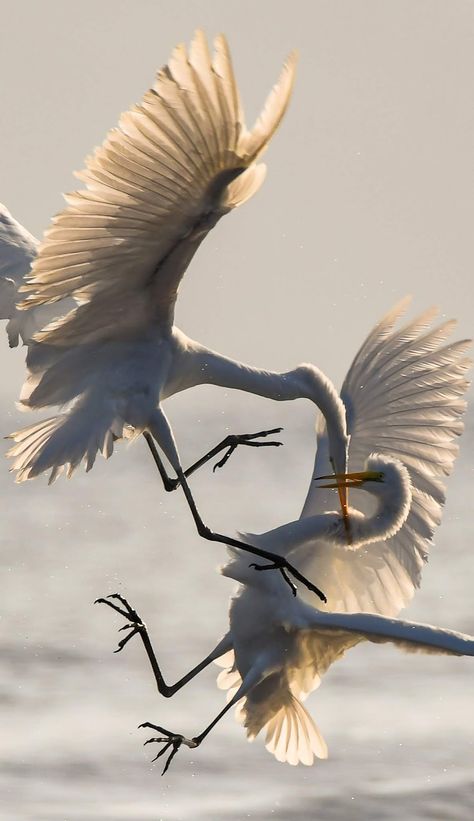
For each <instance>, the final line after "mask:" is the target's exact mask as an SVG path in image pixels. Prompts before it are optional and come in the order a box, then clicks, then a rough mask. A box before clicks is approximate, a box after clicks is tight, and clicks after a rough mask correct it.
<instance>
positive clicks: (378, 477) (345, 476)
mask: <svg viewBox="0 0 474 821" xmlns="http://www.w3.org/2000/svg"><path fill="white" fill-rule="evenodd" d="M320 479H335V480H336V481H335V482H330V483H329V484H327V485H320V486H319V487H333V488H336V487H337V489H338V490H339V491H340V488H348V487H360V486H361V485H363V484H364V482H383V474H382V473H380V472H379V471H377V470H360V471H356V472H355V473H328V474H327V476H316V477H315V481H319V480H320ZM339 498H340V499H341V493H340V492H339ZM341 504H342V499H341Z"/></svg>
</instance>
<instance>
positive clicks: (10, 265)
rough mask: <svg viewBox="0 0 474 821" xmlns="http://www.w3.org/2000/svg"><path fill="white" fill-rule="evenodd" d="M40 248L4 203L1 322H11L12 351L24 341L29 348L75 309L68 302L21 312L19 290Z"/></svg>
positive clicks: (0, 226)
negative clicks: (57, 319)
mask: <svg viewBox="0 0 474 821" xmlns="http://www.w3.org/2000/svg"><path fill="white" fill-rule="evenodd" d="M38 246H39V242H38V240H37V239H36V238H35V237H34V236H33V235H32V234H30V233H29V231H27V230H26V228H24V227H23V225H20V223H19V222H17V220H16V219H14V217H12V215H11V214H10V212H9V211H8V209H7V208H6V207H5V206H4V205H2V203H0V319H8V322H7V327H6V331H7V335H8V342H9V345H10V347H11V348H15V347H16V346H17V345H18V341H19V338H20V337H21V339H22V341H23V342H24V343H25V344H26V345H28V344H30V343H31V341H32V338H33V335H34V334H35V333H37V331H39V330H41V329H42V328H44V327H45V325H47V324H49V322H51V320H52V319H54V318H55V317H58V316H63V315H64V314H65V313H67V312H68V311H70V310H71V308H72V307H73V306H74V301H73V300H72V299H66V300H62V301H61V302H54V303H48V304H46V305H39V306H38V307H36V308H31V309H30V310H28V311H21V310H18V308H17V305H16V303H17V301H18V290H19V288H21V287H22V285H23V284H24V280H25V276H26V275H27V274H28V273H29V271H30V268H31V265H32V264H33V261H34V259H35V257H36V254H37V253H38Z"/></svg>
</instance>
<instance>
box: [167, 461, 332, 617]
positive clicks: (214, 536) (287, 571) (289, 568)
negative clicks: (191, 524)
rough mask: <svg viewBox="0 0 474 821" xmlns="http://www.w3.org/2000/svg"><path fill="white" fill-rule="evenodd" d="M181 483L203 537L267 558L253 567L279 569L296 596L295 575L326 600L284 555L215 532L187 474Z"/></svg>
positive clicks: (257, 568) (182, 477)
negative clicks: (204, 517)
mask: <svg viewBox="0 0 474 821" xmlns="http://www.w3.org/2000/svg"><path fill="white" fill-rule="evenodd" d="M180 478H181V484H182V487H183V491H184V495H185V496H186V499H187V502H188V505H189V508H190V510H191V513H192V515H193V519H194V521H195V523H196V527H197V530H198V533H199V535H200V536H202V537H203V539H207V540H208V541H210V542H220V543H221V544H225V545H229V546H230V547H236V548H238V549H239V550H244V551H245V552H246V553H252V554H253V555H254V556H258V557H259V558H260V559H266V561H267V562H269V564H265V565H256V564H252V565H251V567H254V568H255V569H256V570H260V571H262V570H279V571H280V573H281V575H282V576H283V578H284V580H285V582H286V583H287V584H288V586H289V587H290V589H291V592H292V593H293V595H294V596H296V585H294V584H293V582H292V581H291V579H290V578H289V576H290V575H291V576H294V578H295V579H297V581H299V582H301V584H304V585H305V587H307V588H308V590H310V591H311V592H312V593H315V594H316V595H317V596H318V597H319V598H320V599H321V601H323V602H326V601H327V599H326V596H325V595H324V593H323V592H322V591H321V590H320V589H319V588H318V587H316V585H315V584H313V582H311V581H309V579H307V578H305V576H303V574H302V573H300V572H299V570H297V569H296V567H293V565H292V564H291V563H290V562H289V561H288V560H287V559H286V558H285V557H284V556H278V555H277V554H276V553H270V552H269V551H268V550H262V549H261V548H260V547H255V546H253V545H249V544H246V543H245V542H241V541H239V540H238V539H233V538H232V537H230V536H223V535H222V534H221V533H214V531H212V530H211V529H210V528H209V527H207V525H205V524H204V522H203V521H202V519H201V516H200V514H199V511H198V509H197V507H196V503H195V501H194V498H193V496H192V493H191V490H190V487H189V485H188V483H187V481H186V478H185V476H184V475H183V476H181V477H180Z"/></svg>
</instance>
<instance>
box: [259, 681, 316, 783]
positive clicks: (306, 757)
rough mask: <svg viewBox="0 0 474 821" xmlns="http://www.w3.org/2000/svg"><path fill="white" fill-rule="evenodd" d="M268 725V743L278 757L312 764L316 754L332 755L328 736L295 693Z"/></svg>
mask: <svg viewBox="0 0 474 821" xmlns="http://www.w3.org/2000/svg"><path fill="white" fill-rule="evenodd" d="M266 729H267V734H266V738H265V747H266V748H267V750H268V751H269V752H270V753H272V754H273V755H274V756H275V758H276V759H277V761H282V762H285V761H286V762H288V764H291V765H293V766H295V765H296V764H299V763H301V764H305V765H306V766H308V767H310V766H311V765H312V764H313V762H314V757H315V756H316V758H327V756H328V748H327V745H326V742H325V741H324V738H323V737H322V735H321V733H320V731H319V730H318V728H317V726H316V724H315V723H314V721H313V719H312V718H311V716H310V714H309V713H308V711H307V710H306V709H305V707H304V706H303V705H302V704H301V702H300V701H299V700H298V699H297V698H295V697H294V696H292V697H291V700H290V701H289V702H288V703H287V704H284V705H283V706H282V707H280V709H279V711H278V712H277V713H276V714H275V715H274V716H273V717H272V718H271V719H270V721H269V722H268V723H267V724H266Z"/></svg>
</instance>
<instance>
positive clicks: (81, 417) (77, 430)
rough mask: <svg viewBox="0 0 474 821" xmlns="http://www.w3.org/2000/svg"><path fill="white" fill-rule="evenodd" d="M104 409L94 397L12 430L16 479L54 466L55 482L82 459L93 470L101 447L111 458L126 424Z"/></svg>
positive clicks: (29, 476) (21, 479)
mask: <svg viewBox="0 0 474 821" xmlns="http://www.w3.org/2000/svg"><path fill="white" fill-rule="evenodd" d="M101 411H102V412H97V408H96V407H95V404H94V405H93V403H91V402H90V401H89V402H84V401H83V402H79V403H77V404H76V405H75V406H74V407H73V408H72V410H70V411H69V412H68V413H63V414H60V415H59V416H53V417H50V418H49V419H43V420H42V421H41V422H37V423H36V424H35V425H31V426H30V427H27V428H22V429H21V430H19V431H16V432H15V433H12V434H10V436H9V438H10V439H13V440H14V441H15V444H14V445H13V446H12V447H11V448H10V450H9V451H8V453H7V456H10V457H11V458H13V460H14V461H13V465H12V467H11V470H12V471H13V470H16V471H18V473H17V477H16V481H17V482H24V481H26V480H27V479H34V478H35V476H39V474H40V473H43V472H44V471H47V470H49V469H50V468H51V475H50V478H49V484H51V483H52V482H54V481H55V479H57V477H58V476H59V475H60V474H61V473H62V472H63V470H64V468H66V469H67V477H68V478H69V477H70V476H71V475H72V473H73V472H74V470H75V469H76V468H77V466H78V465H79V464H80V463H81V462H82V460H84V461H85V463H86V470H90V469H91V467H92V466H93V464H94V462H95V458H96V456H97V453H98V452H99V451H100V452H101V453H102V454H103V456H104V457H105V458H106V459H108V458H109V456H110V455H111V454H112V452H113V448H114V440H115V439H117V438H119V437H121V436H122V435H123V425H122V424H117V423H116V422H115V420H114V418H113V415H112V414H111V413H110V412H109V413H106V412H104V408H101Z"/></svg>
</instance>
